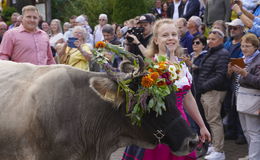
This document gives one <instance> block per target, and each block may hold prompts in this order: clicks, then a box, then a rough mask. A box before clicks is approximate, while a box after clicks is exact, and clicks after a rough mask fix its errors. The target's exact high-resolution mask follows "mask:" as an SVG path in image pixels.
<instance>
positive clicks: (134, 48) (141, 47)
mask: <svg viewBox="0 0 260 160" xmlns="http://www.w3.org/2000/svg"><path fill="white" fill-rule="evenodd" d="M154 21H155V17H154V16H153V15H151V14H144V15H142V16H141V17H140V18H139V22H138V24H139V25H140V27H143V28H144V32H143V36H142V37H141V38H140V39H137V37H136V36H135V35H134V34H127V35H126V36H128V37H131V38H133V39H134V40H133V41H132V42H129V41H128V40H127V43H126V49H127V50H128V51H129V52H132V53H134V54H136V55H141V56H142V57H144V53H145V49H146V46H147V45H148V43H149V41H150V39H151V37H152V28H153V24H154Z"/></svg>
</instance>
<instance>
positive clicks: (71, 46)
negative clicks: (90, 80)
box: [58, 26, 92, 71]
mask: <svg viewBox="0 0 260 160" xmlns="http://www.w3.org/2000/svg"><path fill="white" fill-rule="evenodd" d="M72 34H73V37H72V38H69V40H68V42H67V43H65V44H64V45H63V47H62V48H61V49H60V50H58V54H59V56H60V63H63V64H68V65H71V66H73V67H76V68H79V69H82V70H86V71H89V61H90V60H91V55H92V53H91V51H90V48H89V46H88V44H87V43H86V34H87V32H86V30H85V28H83V27H81V26H76V27H74V28H73V30H72Z"/></svg>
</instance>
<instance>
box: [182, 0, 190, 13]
mask: <svg viewBox="0 0 260 160" xmlns="http://www.w3.org/2000/svg"><path fill="white" fill-rule="evenodd" d="M189 3H190V1H189V0H187V2H186V4H185V7H184V11H183V15H185V14H186V12H187V6H188V4H189Z"/></svg>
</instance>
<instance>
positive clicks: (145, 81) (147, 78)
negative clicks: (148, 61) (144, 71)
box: [141, 75, 154, 88]
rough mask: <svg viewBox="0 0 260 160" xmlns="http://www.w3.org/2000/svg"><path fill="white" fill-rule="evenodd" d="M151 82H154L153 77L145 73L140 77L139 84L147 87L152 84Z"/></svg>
mask: <svg viewBox="0 0 260 160" xmlns="http://www.w3.org/2000/svg"><path fill="white" fill-rule="evenodd" d="M153 82H154V81H153V79H152V78H151V77H150V76H148V75H147V76H144V77H143V78H142V82H141V84H142V86H144V87H146V88H149V87H151V86H152V85H153Z"/></svg>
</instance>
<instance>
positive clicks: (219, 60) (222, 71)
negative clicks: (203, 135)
mask: <svg viewBox="0 0 260 160" xmlns="http://www.w3.org/2000/svg"><path fill="white" fill-rule="evenodd" d="M223 42H224V33H223V32H222V31H220V30H219V29H213V30H212V31H211V32H210V34H209V37H208V47H209V50H208V54H207V55H206V56H205V58H204V59H203V60H202V61H201V64H200V67H199V69H200V71H199V75H198V86H199V87H198V88H199V92H200V93H201V103H202V105H203V108H204V112H205V117H206V119H207V122H208V124H209V126H210V129H211V133H212V144H213V147H214V148H211V151H212V152H211V153H210V154H209V155H207V156H206V157H205V159H207V160H213V159H214V160H215V159H218V160H224V159H225V154H224V152H223V147H224V130H223V124H222V119H221V115H220V113H221V106H222V102H223V101H224V98H225V95H226V90H227V86H226V85H225V82H226V80H227V77H226V74H227V68H228V62H229V56H230V54H229V52H228V51H227V50H226V49H225V48H224V46H223Z"/></svg>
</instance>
